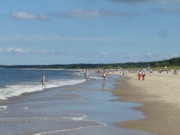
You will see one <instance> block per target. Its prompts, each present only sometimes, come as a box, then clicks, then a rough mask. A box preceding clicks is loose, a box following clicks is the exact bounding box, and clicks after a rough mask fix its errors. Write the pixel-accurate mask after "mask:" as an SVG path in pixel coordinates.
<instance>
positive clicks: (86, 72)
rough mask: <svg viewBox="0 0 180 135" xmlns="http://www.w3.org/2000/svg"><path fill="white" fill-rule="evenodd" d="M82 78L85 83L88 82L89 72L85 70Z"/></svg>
mask: <svg viewBox="0 0 180 135" xmlns="http://www.w3.org/2000/svg"><path fill="white" fill-rule="evenodd" d="M84 78H85V79H86V81H88V80H89V72H88V71H87V70H86V71H85V72H84Z"/></svg>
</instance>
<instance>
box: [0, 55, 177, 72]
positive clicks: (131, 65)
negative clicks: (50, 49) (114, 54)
mask: <svg viewBox="0 0 180 135" xmlns="http://www.w3.org/2000/svg"><path fill="white" fill-rule="evenodd" d="M165 66H180V57H179V58H172V59H169V60H163V61H153V62H137V63H135V62H127V63H112V64H83V63H80V64H54V65H11V66H6V65H0V68H39V69H42V68H45V69H50V68H53V69H59V68H61V69H94V68H96V69H98V68H101V69H102V68H103V69H112V68H142V67H144V68H147V67H165Z"/></svg>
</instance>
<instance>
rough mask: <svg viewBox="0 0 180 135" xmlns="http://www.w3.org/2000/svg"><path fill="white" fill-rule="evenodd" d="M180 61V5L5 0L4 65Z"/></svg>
mask: <svg viewBox="0 0 180 135" xmlns="http://www.w3.org/2000/svg"><path fill="white" fill-rule="evenodd" d="M179 56H180V0H0V65H35V64H37V65H42V64H72V63H73V64H74V63H124V62H147V61H157V60H164V59H170V58H174V57H179Z"/></svg>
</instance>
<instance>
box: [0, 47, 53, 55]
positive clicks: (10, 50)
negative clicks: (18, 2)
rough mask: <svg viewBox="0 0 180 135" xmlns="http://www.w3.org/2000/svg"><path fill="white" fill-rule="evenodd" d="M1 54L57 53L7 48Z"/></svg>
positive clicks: (0, 50)
mask: <svg viewBox="0 0 180 135" xmlns="http://www.w3.org/2000/svg"><path fill="white" fill-rule="evenodd" d="M0 53H2V54H5V55H12V54H13V55H29V56H33V55H48V56H49V55H55V54H56V52H55V51H45V50H30V49H23V48H7V49H0Z"/></svg>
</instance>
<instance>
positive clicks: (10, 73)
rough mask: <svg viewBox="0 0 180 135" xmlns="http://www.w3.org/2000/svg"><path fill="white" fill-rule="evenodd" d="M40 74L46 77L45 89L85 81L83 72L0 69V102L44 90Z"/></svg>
mask: <svg viewBox="0 0 180 135" xmlns="http://www.w3.org/2000/svg"><path fill="white" fill-rule="evenodd" d="M42 74H45V75H46V88H53V87H59V86H64V85H74V84H78V83H82V82H84V81H85V80H84V78H83V72H75V71H65V70H27V69H26V70H25V69H0V100H6V99H8V98H10V97H13V96H19V95H21V94H24V93H30V92H35V91H41V90H44V89H43V88H42V86H41V79H42ZM96 79H97V78H96Z"/></svg>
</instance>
